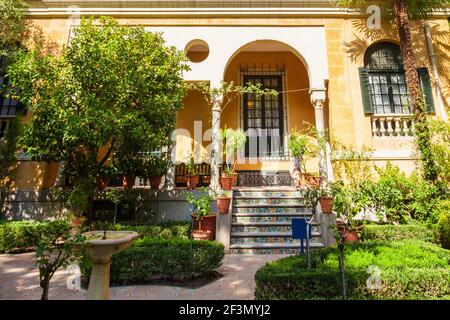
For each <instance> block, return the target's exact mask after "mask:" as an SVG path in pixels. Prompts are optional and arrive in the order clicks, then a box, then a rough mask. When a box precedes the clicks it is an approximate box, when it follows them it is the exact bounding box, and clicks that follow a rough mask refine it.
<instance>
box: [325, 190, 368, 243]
mask: <svg viewBox="0 0 450 320" xmlns="http://www.w3.org/2000/svg"><path fill="white" fill-rule="evenodd" d="M333 196H334V204H333V208H334V211H335V212H336V218H337V219H336V221H337V223H336V226H337V229H338V231H339V233H340V235H341V237H342V240H343V241H344V242H354V241H359V239H360V235H361V231H362V229H363V227H364V224H363V220H362V219H360V218H358V215H359V214H360V213H363V212H364V211H365V209H367V208H368V207H369V206H370V199H369V197H368V196H367V195H366V194H365V193H364V192H363V190H362V189H361V187H359V186H352V185H348V186H346V185H344V184H343V183H342V182H339V183H335V184H334V187H333Z"/></svg>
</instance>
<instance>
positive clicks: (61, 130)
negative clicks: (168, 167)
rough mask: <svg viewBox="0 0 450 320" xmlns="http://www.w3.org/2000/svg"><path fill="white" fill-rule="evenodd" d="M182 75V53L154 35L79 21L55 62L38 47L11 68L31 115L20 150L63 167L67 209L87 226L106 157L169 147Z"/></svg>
mask: <svg viewBox="0 0 450 320" xmlns="http://www.w3.org/2000/svg"><path fill="white" fill-rule="evenodd" d="M187 68H188V67H187V64H186V58H185V56H184V53H182V52H180V51H178V50H176V49H175V48H174V47H169V46H167V45H166V44H165V42H164V40H163V38H162V36H161V35H160V34H157V33H151V32H147V31H146V30H145V29H144V28H143V27H135V26H133V27H131V26H121V25H119V24H118V23H117V22H116V21H115V20H114V19H112V18H104V17H103V18H100V19H99V21H96V20H94V19H93V18H90V19H83V20H82V22H81V25H80V27H79V28H77V29H76V30H75V31H74V33H73V35H72V37H71V39H70V43H69V44H68V46H67V47H65V48H63V49H62V51H61V53H60V54H58V55H56V54H48V53H47V54H45V53H43V50H42V48H41V47H39V45H36V46H35V47H33V48H31V49H30V50H28V51H23V52H22V53H20V54H18V58H17V62H16V63H15V64H14V65H12V67H10V68H9V77H10V79H11V82H12V83H13V84H14V85H15V86H16V87H17V88H18V89H19V92H20V94H19V95H18V97H17V98H18V99H19V100H20V101H21V102H22V103H24V104H25V105H27V107H28V109H29V110H30V111H31V112H32V118H31V121H30V122H29V123H27V124H26V125H25V126H24V128H23V134H22V135H21V136H20V137H19V144H20V146H21V147H22V148H23V150H24V151H25V152H26V153H27V154H28V155H29V156H30V157H31V159H32V160H35V161H44V162H62V163H64V164H65V166H64V167H65V174H66V181H69V182H70V183H69V185H68V189H67V191H68V195H69V197H68V201H69V204H74V205H77V207H79V208H81V211H84V212H87V214H88V217H89V218H90V220H91V219H92V199H93V195H94V190H95V185H96V178H97V177H98V176H99V175H100V174H101V173H102V172H104V169H105V167H106V166H107V164H108V163H109V162H110V160H111V157H112V155H113V154H117V153H118V152H120V151H123V152H126V150H125V149H126V148H124V145H126V144H130V145H133V146H135V147H136V148H140V149H142V150H155V149H158V148H160V147H162V146H164V145H166V144H167V143H168V139H169V137H170V133H171V131H172V130H173V127H174V125H175V111H176V110H178V109H179V108H180V107H181V106H182V99H183V97H184V92H185V89H184V85H183V77H182V73H183V71H184V70H187ZM117 149H118V150H117ZM102 151H103V152H102Z"/></svg>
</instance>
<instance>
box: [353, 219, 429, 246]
mask: <svg viewBox="0 0 450 320" xmlns="http://www.w3.org/2000/svg"><path fill="white" fill-rule="evenodd" d="M361 237H362V239H363V240H406V239H416V240H422V241H430V242H433V241H434V240H435V235H434V231H433V229H432V228H431V227H429V226H427V225H424V224H419V223H413V224H403V225H392V224H384V225H378V224H367V225H365V226H364V229H363V231H362V235H361Z"/></svg>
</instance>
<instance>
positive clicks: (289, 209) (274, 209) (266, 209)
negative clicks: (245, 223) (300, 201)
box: [233, 205, 312, 215]
mask: <svg viewBox="0 0 450 320" xmlns="http://www.w3.org/2000/svg"><path fill="white" fill-rule="evenodd" d="M234 213H236V214H238V213H261V214H262V213H265V214H287V215H292V214H302V215H312V209H311V208H307V207H304V206H283V207H282V206H261V207H255V206H253V205H251V206H242V207H241V206H239V207H233V214H234Z"/></svg>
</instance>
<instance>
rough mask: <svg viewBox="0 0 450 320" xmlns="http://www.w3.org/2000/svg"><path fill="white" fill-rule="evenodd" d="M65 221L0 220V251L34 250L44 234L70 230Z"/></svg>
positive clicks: (56, 233)
mask: <svg viewBox="0 0 450 320" xmlns="http://www.w3.org/2000/svg"><path fill="white" fill-rule="evenodd" d="M69 229H70V226H69V224H68V223H67V222H65V221H49V222H38V221H25V220H24V221H2V222H0V253H19V252H26V251H33V250H34V249H35V248H36V246H37V245H38V242H39V240H40V239H41V238H42V236H43V235H46V236H50V235H58V234H61V233H64V230H69Z"/></svg>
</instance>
